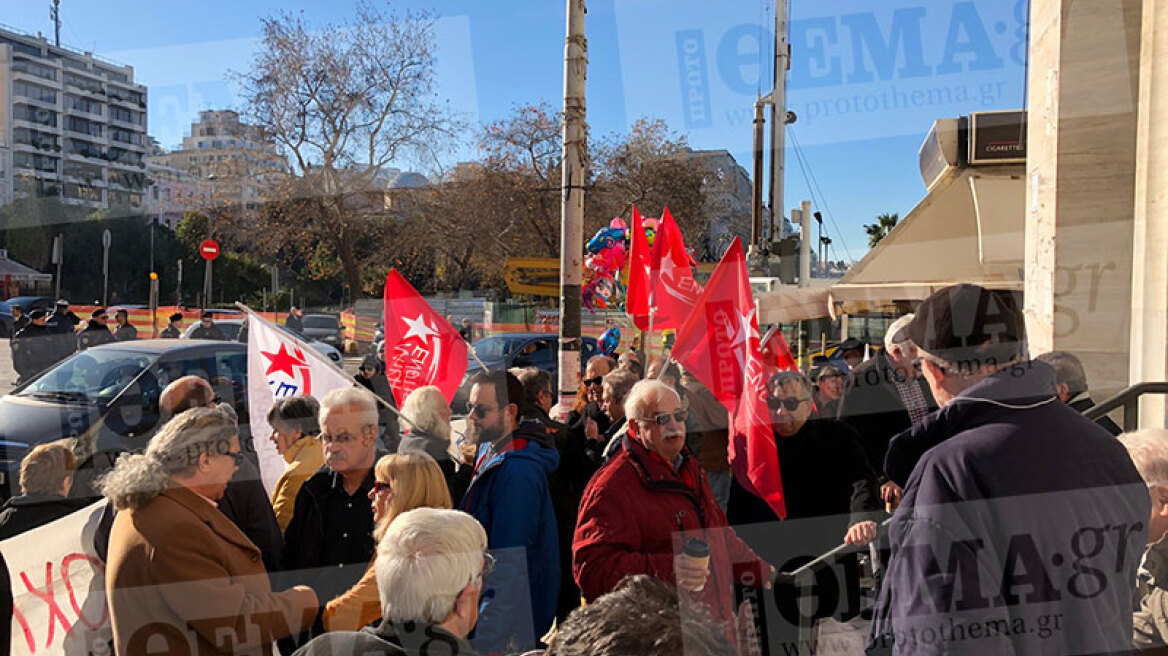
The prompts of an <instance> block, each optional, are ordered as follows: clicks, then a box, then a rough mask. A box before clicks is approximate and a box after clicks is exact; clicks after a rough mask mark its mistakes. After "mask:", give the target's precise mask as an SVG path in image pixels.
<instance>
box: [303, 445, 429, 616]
mask: <svg viewBox="0 0 1168 656" xmlns="http://www.w3.org/2000/svg"><path fill="white" fill-rule="evenodd" d="M374 477H375V479H376V480H375V482H374V484H373V489H372V490H370V491H369V499H370V501H372V502H373V523H374V529H373V537H374V539H375V540H377V541H378V542H380V541H381V536H383V535H385V531H386V529H387V528H389V524H390V522H392V521H393V519H394V518H395V517H397V516H398V515H400V514H402V513H404V512H406V511H408V510H413V509H414V508H422V507H427V508H446V509H448V508H450V507H451V505H452V504H451V503H450V491H449V490H448V489H447V487H446V479H445V477H444V476H443V475H442V469H441V468H439V467H438V463H437V462H435V461H434V459H433V458H431V457H430V456H429V455H427V454H425V453H422V452H412V451H411V452H407V453H395V454H393V455H388V456H383V457H382V458H381V459H380V460H378V461H377V465H376V466H375V467H374ZM373 558H374V560H376V559H377V556H376V555H375V556H374V557H373ZM381 615H382V613H381V599H380V597H379V596H378V592H377V577H376V575H375V573H374V568H373V562H372V561H370V563H369V568H368V569H366V570H365V575H364V576H362V577H361V580H360V581H358V582H357V585H354V586H353V587H352V588H349V590H348V591H346V592H345V593H344V594H343V595H341V596H339V597H337V598H336V599H333V600H332V601H330V602H328V603H327V604H326V605H325V607H324V614H323V615H322V616H321V619H322V620H323V622H324V628H325V630H326V631H356V630H357V629H360V628H361V627H363V626H365V625H367V624H370V623H372V622H376V621H377V620H379V619H381Z"/></svg>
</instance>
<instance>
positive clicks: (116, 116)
mask: <svg viewBox="0 0 1168 656" xmlns="http://www.w3.org/2000/svg"><path fill="white" fill-rule="evenodd" d="M109 114H110V118H111V119H113V120H115V121H121V122H122V123H131V124H133V125H141V124H142V115H141V114H139V113H138V112H135V111H132V110H129V109H126V108H124V107H113V106H111V107H110V108H109Z"/></svg>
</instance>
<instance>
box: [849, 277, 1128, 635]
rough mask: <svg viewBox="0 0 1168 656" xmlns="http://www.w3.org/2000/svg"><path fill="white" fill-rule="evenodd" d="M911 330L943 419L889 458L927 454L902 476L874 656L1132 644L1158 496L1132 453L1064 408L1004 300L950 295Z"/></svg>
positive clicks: (969, 293) (969, 288)
mask: <svg viewBox="0 0 1168 656" xmlns="http://www.w3.org/2000/svg"><path fill="white" fill-rule="evenodd" d="M908 330H909V333H910V335H909V338H910V339H911V340H912V342H913V343H914V344H915V345H916V346H917V348H918V352H919V356H920V365H921V371H922V373H923V374H924V376H925V379H926V380H927V381H928V383H929V387H930V389H931V390H932V392H933V395H934V397H935V398H936V399H937V402H938V403H939V404H940V405H941V408H940V409H939V410H938V411H937V412H935V413H933V414H932V415H930V416H929V417H928V418H927V420H926V421H925V422H923V423H922V425H921V426H919V427H917V428H916V429H910V431H906V432H905V433H902V434H901V435H898V436H897V437H896V438H894V439H893V440H892V444H891V445H890V446H889V460H893V459H894V457H896V456H897V454H898V453H900V454H901V455H902V456H905V455H906V454H907V453H909V452H912V451H915V452H916V453H918V454H920V455H919V459H916V460H915V462H913V459H915V456H910V457H908V460H907V461H906V463H905V465H902V466H907V467H908V469H907V471H911V474H909V475H908V478H907V481H906V484H905V488H904V497H903V500H902V502H901V504H900V507H899V508H898V509H897V511H896V514H895V515H893V518H892V522H891V525H890V527H889V541H890V543H891V546H892V558H891V560H890V561H889V564H888V571H887V574H886V575H885V578H884V580H883V583H882V586H881V590H880V596H879V599H878V601H877V604H876V609H875V615H874V618H873V623H872V641H871V642H870V644H869V653H888V652H892V653H895V654H934V653H947V654H1101V653H1119V652H1124V651H1125V650H1126V649H1128V648H1130V646H1131V639H1132V606H1131V604H1132V601H1131V600H1132V593H1133V588H1134V583H1135V580H1136V568H1137V566H1138V565H1139V561H1140V556H1141V553H1142V550H1143V547H1144V544H1145V542H1146V535H1147V525H1146V524H1147V521H1148V516H1149V498H1148V492H1147V489H1146V488H1145V486H1144V483H1143V481H1142V480H1141V479H1140V476H1139V473H1138V472H1137V471H1136V468H1135V466H1134V465H1133V464H1132V461H1131V458H1130V457H1129V456H1128V455H1127V453H1126V451H1125V449H1124V447H1123V445H1122V444H1120V443H1119V442H1118V441H1117V440H1116V439H1115V438H1114V437H1112V436H1111V435H1110V434H1109V433H1108V432H1107V431H1106V430H1104V429H1103V428H1101V427H1099V425H1097V424H1095V423H1094V422H1091V421H1088V420H1087V419H1084V418H1083V417H1082V415H1080V414H1079V413H1077V412H1075V411H1074V410H1072V409H1071V408H1069V407H1067V406H1066V405H1065V404H1063V403H1060V402H1059V400H1058V397H1057V396H1056V394H1055V384H1054V371H1053V370H1052V369H1051V368H1050V367H1049V366H1048V365H1046V364H1044V363H1041V362H1033V361H1029V360H1028V358H1027V354H1026V345H1025V344H1026V334H1025V328H1024V324H1023V320H1022V317H1021V314H1020V313H1019V312H1018V311H1017V305H1016V304H1015V303H1013V301H1012V299H1011V298H1009V297H1008V296H1006V295H1005V293H1001V292H991V291H989V290H986V289H983V288H981V287H978V286H976V285H968V284H963V285H955V286H953V287H948V288H946V289H943V290H941V291H938V292H937V293H935V294H933V295H932V296H930V297H929V298H927V299H926V300H925V301H924V302H923V303H921V305H920V307H918V308H917V311H916V316H915V317H914V319H913V321H912V323H911V324H909V327H908ZM904 440H916V442H915V444H914V445H913V448H912V449H907V450H903V449H900V448H898V447H901V446H903V445H902V444H898V443H901V442H903V441H904ZM902 451H903V453H902ZM914 465H915V466H914ZM893 469H895V468H893ZM894 476H895V474H894Z"/></svg>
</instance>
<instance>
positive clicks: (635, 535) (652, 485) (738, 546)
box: [572, 380, 771, 626]
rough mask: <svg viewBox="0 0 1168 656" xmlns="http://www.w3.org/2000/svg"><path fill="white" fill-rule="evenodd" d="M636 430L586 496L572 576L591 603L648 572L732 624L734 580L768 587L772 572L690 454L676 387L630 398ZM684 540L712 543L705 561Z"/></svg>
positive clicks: (654, 387)
mask: <svg viewBox="0 0 1168 656" xmlns="http://www.w3.org/2000/svg"><path fill="white" fill-rule="evenodd" d="M625 414H626V416H627V417H628V427H629V433H628V435H627V436H625V438H624V440H623V442H622V447H621V448H620V449H619V451H618V452H617V454H616V455H615V457H613V459H612V460H610V461H609V462H608V463H606V464H605V465H604V466H603V467H601V468H600V471H598V472H596V476H594V477H593V478H592V481H591V482H590V483H589V484H588V489H587V490H585V492H584V500H583V501H582V502H581V504H580V518H579V521H578V522H577V524H576V534H575V538H574V541H573V544H572V554H573V560H572V570H573V572H574V573H575V575H576V582H577V583H579V584H580V590H581V592H582V593H583V595H584V598H585V599H587V600H589V601H592V600H595V599H596V598H597V597H600V596H601V595H603V594H607V593H608V592H611V591H612V590H613V589H614V588H615V587H616V585H617V582H619V581H620V580H621V579H622V578H624V577H625V576H626V575H629V574H647V575H649V576H652V577H654V578H657V579H660V580H662V581H665V582H667V583H676V585H677V587H678V589H679V590H680V591H681V592H682V593H684V594H689V595H691V596H692V597H694V598H695V599H698V600H700V601H701V602H702V603H704V604H705V605H706V606H707V607H708V608H709V610H710V614H711V616H712V617H713V618H714V619H715V620H716V621H719V622H724V623H728V624H729V626H733V625H734V624H733V621H732V620H733V618H734V607H735V605H734V598H733V585H732V584H733V583H735V582H737V583H741V584H743V585H753V586H759V585H761V584H763V583H765V582H767V581H769V580H770V572H771V568H770V567H769V566H768V565H767V564H766V563H765V562H763V561H761V560H760V559H759V557H758V556H757V555H755V553H754V552H753V551H751V549H750V547H748V546H747V545H746V543H744V542H743V541H742V540H741V539H740V538H739V537H738V536H737V534H735V533H734V531H733V529H731V528H730V527H729V526H728V524H727V522H726V515H725V514H723V512H722V509H721V508H720V507H719V506H718V504H717V502H716V501H715V500H714V495H713V493H712V492H711V491H710V486H709V484H708V483H707V482H706V477H705V474H704V473H703V472H702V469H701V466H700V465H699V464H698V461H697V459H696V458H695V457H694V456H693V454H691V453H689V451H688V450H687V449H686V448H685V419H686V411H685V410H683V409H682V407H681V398H680V397H678V395H677V392H675V391H674V390H673V388H671V387H669V386H668V385H666V384H664V383H662V382H660V381H656V380H643V381H640V382H638V383H637V384H636V385H634V386H633V389H632V391H631V392H630V393H629V396H628V398H627V399H626V400H625ZM679 532H680V533H681V539H682V541H683V542H684V541H686V540H688V539H690V538H696V539H699V540H701V541H702V542H705V543H706V544H707V545H708V546H709V554H710V557H709V558H707V559H705V561H704V562H703V561H702V560H701V559H695V558H693V557H690V556H686V555H684V554H682V553H678V550H675V547H674V537H675V534H677V533H679Z"/></svg>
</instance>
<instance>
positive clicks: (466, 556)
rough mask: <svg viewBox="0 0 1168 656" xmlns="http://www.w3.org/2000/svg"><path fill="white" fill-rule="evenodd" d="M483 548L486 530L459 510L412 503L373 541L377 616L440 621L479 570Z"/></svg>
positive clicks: (403, 620)
mask: <svg viewBox="0 0 1168 656" xmlns="http://www.w3.org/2000/svg"><path fill="white" fill-rule="evenodd" d="M486 549H487V533H486V531H484V530H483V527H482V526H481V525H480V524H479V523H478V521H477V520H475V518H474V517H471V516H470V515H468V514H466V513H464V512H462V511H459V510H442V509H438V508H415V509H414V510H410V511H407V512H404V513H402V514H400V515H398V516H397V517H396V518H394V520H393V521H392V522H391V523H390V524H389V528H388V529H387V530H386V531H385V535H384V536H382V538H381V542H380V543H379V544H378V545H377V558H376V560H375V565H374V568H375V571H376V574H377V590H378V594H379V595H380V597H381V609H382V615H383V616H384V618H385V619H386V620H387V621H390V622H425V623H430V624H440V623H442V622H443V621H445V620H446V618H447V617H448V616H449V615H450V613H451V611H452V610H453V609H454V601H455V599H457V598H458V593H459V592H461V591H462V589H463V588H465V587H466V586H467V585H468V584H470V583H473V582H474V581H475V579H476V578H478V577H479V575H480V574H481V573H482V571H483V563H484V558H485V556H484V554H485V552H486ZM480 585H481V582H480Z"/></svg>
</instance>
